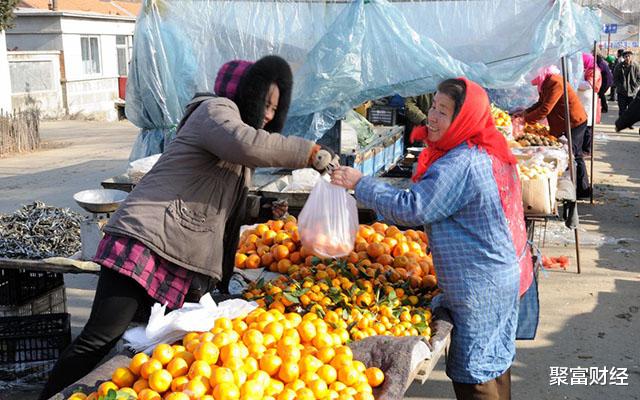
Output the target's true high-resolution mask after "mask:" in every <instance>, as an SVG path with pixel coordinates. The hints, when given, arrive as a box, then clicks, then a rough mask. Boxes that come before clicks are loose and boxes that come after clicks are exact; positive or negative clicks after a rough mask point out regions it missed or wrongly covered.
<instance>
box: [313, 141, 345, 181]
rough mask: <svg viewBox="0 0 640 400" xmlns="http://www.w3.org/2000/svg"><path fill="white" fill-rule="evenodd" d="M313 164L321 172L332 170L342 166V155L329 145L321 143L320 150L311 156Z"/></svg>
mask: <svg viewBox="0 0 640 400" xmlns="http://www.w3.org/2000/svg"><path fill="white" fill-rule="evenodd" d="M311 166H312V167H313V169H315V170H316V171H318V172H320V173H321V174H324V173H325V172H331V171H333V170H334V169H336V168H337V167H339V166H340V157H338V156H337V155H336V153H334V152H333V150H331V149H330V148H329V147H327V146H325V145H322V144H321V145H320V150H318V151H317V152H316V154H314V155H313V157H311Z"/></svg>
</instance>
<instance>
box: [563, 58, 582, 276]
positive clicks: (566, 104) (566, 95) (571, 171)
mask: <svg viewBox="0 0 640 400" xmlns="http://www.w3.org/2000/svg"><path fill="white" fill-rule="evenodd" d="M561 61H562V90H563V95H564V114H565V115H564V121H565V130H564V131H565V135H566V136H567V140H568V141H569V174H570V175H571V182H572V183H573V189H574V191H575V190H576V172H575V165H574V161H573V139H572V138H571V119H570V113H569V89H568V87H567V85H568V84H569V83H568V73H567V59H566V57H562V59H561ZM576 201H577V193H576ZM577 207H578V206H577V204H576V212H577ZM573 232H574V234H575V239H576V263H577V265H578V273H580V238H579V234H578V227H576V228H575V229H574V230H573Z"/></svg>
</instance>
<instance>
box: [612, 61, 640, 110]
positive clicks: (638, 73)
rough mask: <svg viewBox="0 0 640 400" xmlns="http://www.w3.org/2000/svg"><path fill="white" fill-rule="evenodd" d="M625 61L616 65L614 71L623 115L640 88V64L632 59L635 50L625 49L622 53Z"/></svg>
mask: <svg viewBox="0 0 640 400" xmlns="http://www.w3.org/2000/svg"><path fill="white" fill-rule="evenodd" d="M622 57H623V61H622V62H621V63H619V64H618V65H617V66H616V69H615V71H614V72H613V81H614V83H615V85H616V92H618V107H619V108H620V110H619V111H618V115H622V114H623V113H624V111H625V110H626V109H627V107H628V106H629V103H631V101H632V100H633V98H634V97H635V96H636V94H638V90H639V89H640V66H638V64H637V63H636V62H634V61H633V60H632V57H633V52H631V51H625V52H624V53H623V54H622Z"/></svg>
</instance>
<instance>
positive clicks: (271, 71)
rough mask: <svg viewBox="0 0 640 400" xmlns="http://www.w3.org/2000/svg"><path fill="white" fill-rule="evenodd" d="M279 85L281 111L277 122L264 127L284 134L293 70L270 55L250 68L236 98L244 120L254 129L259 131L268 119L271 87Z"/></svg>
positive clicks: (275, 118)
mask: <svg viewBox="0 0 640 400" xmlns="http://www.w3.org/2000/svg"><path fill="white" fill-rule="evenodd" d="M271 83H275V84H276V85H277V86H278V89H279V90H280V99H279V101H278V109H277V110H276V113H275V116H274V117H273V119H272V120H271V121H270V122H269V123H268V124H267V125H266V126H265V127H264V128H263V129H264V130H266V131H268V132H281V131H282V128H283V127H284V123H285V121H286V119H287V113H288V111H289V104H290V103H291V90H292V87H293V74H292V72H291V67H290V66H289V63H287V62H286V61H285V60H284V59H283V58H281V57H278V56H274V55H271V56H266V57H263V58H261V59H260V60H258V61H256V62H255V64H253V65H252V66H251V67H249V68H248V69H247V71H246V72H245V73H244V75H243V76H242V78H241V80H240V84H239V85H238V90H237V92H236V95H235V98H234V99H232V100H234V101H235V103H236V104H237V105H238V109H239V110H240V116H241V117H242V120H243V121H244V122H245V123H246V124H247V125H251V126H252V127H254V128H259V127H260V126H261V125H262V121H263V120H264V110H265V105H266V98H267V93H268V92H269V86H271Z"/></svg>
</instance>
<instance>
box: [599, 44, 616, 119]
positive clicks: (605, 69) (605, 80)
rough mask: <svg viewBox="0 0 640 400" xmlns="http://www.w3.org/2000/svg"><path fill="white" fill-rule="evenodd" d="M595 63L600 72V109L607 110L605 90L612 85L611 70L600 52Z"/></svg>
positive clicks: (606, 111) (605, 111)
mask: <svg viewBox="0 0 640 400" xmlns="http://www.w3.org/2000/svg"><path fill="white" fill-rule="evenodd" d="M596 64H597V65H598V68H600V72H601V74H602V86H600V90H599V91H598V97H599V98H600V111H602V112H603V113H605V114H606V113H608V112H609V105H608V104H607V96H605V93H607V90H609V88H610V87H612V86H613V72H612V71H611V69H610V68H609V63H607V61H605V59H604V58H602V56H601V55H600V54H598V55H597V57H596Z"/></svg>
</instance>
